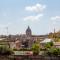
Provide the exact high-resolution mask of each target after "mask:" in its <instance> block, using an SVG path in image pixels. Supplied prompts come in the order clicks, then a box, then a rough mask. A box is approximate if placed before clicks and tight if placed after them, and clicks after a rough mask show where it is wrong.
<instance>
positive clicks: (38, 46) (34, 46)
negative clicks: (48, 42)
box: [32, 42, 40, 55]
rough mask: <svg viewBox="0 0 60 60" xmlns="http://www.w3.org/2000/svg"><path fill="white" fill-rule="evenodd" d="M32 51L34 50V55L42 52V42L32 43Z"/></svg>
mask: <svg viewBox="0 0 60 60" xmlns="http://www.w3.org/2000/svg"><path fill="white" fill-rule="evenodd" d="M32 51H33V55H38V54H39V52H40V44H39V43H37V42H35V43H34V44H33V45H32Z"/></svg>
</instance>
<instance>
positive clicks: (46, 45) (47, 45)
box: [45, 41, 54, 49]
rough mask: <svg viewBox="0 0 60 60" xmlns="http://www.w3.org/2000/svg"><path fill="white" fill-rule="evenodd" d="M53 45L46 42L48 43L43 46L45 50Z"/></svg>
mask: <svg viewBox="0 0 60 60" xmlns="http://www.w3.org/2000/svg"><path fill="white" fill-rule="evenodd" d="M53 45H54V44H53V42H52V41H51V42H48V43H46V44H45V48H46V49H49V48H51V47H52V46H53Z"/></svg>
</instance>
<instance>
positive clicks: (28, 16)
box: [0, 0, 60, 35]
mask: <svg viewBox="0 0 60 60" xmlns="http://www.w3.org/2000/svg"><path fill="white" fill-rule="evenodd" d="M28 26H30V28H31V30H32V34H35V35H41V34H48V33H50V32H53V31H54V28H55V30H56V31H59V30H60V0H0V35H1V34H25V31H26V29H27V27H28Z"/></svg>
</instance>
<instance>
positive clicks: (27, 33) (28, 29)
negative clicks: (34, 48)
mask: <svg viewBox="0 0 60 60" xmlns="http://www.w3.org/2000/svg"><path fill="white" fill-rule="evenodd" d="M26 35H27V36H30V35H31V29H30V27H29V26H28V28H27V29H26Z"/></svg>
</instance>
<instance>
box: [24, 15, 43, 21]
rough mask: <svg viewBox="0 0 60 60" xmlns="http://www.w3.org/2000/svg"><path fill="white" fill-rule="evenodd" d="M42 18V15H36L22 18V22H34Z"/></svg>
mask: <svg viewBox="0 0 60 60" xmlns="http://www.w3.org/2000/svg"><path fill="white" fill-rule="evenodd" d="M42 16H43V14H38V15H36V16H27V17H25V18H24V21H36V20H39V19H40V18H41V17H42Z"/></svg>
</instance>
